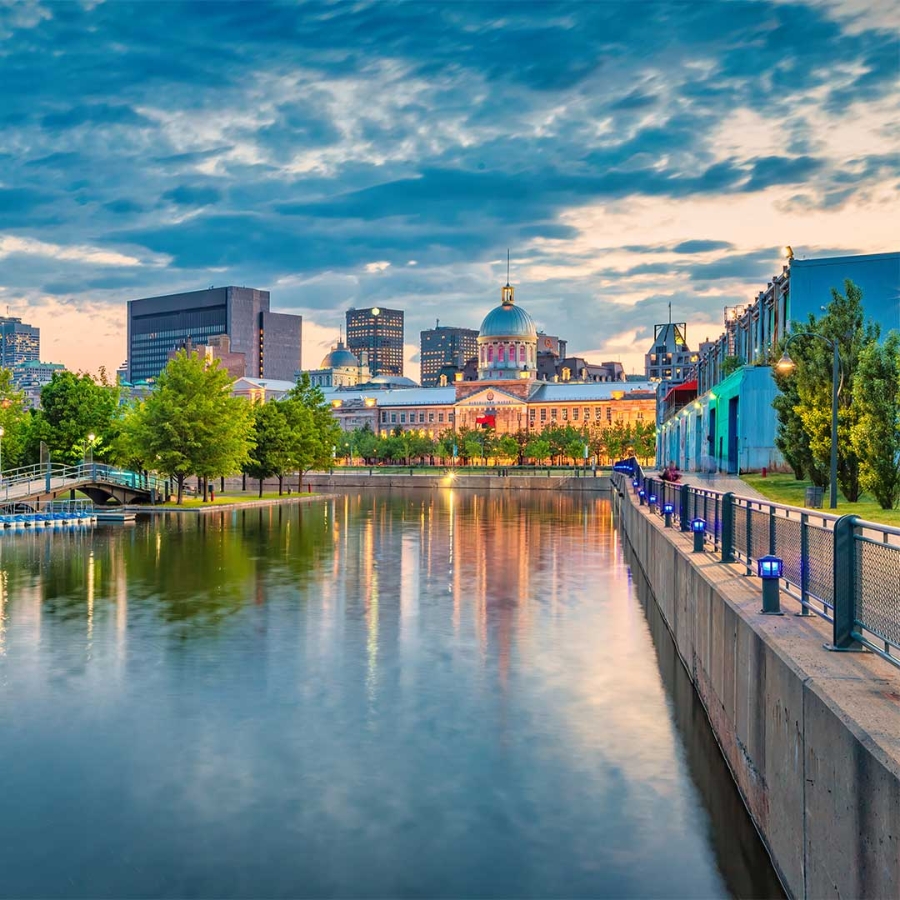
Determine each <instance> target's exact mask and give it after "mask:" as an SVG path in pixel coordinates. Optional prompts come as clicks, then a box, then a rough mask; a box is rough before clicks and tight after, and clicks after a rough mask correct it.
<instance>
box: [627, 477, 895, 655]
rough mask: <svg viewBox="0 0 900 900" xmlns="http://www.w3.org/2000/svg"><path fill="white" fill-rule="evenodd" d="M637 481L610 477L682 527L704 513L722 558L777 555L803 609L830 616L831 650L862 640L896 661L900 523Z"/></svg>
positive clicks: (751, 562) (708, 541)
mask: <svg viewBox="0 0 900 900" xmlns="http://www.w3.org/2000/svg"><path fill="white" fill-rule="evenodd" d="M636 480H637V481H638V482H639V484H638V485H637V486H635V485H634V484H633V480H632V479H629V478H628V477H627V476H624V475H621V474H616V475H614V476H613V483H614V484H615V486H616V488H617V489H618V490H619V491H620V492H622V491H624V490H629V489H635V490H640V489H642V490H643V491H644V497H643V503H644V505H645V506H646V509H647V511H648V513H650V514H652V515H659V516H665V509H666V505H667V504H669V505H670V506H671V513H670V516H671V521H672V523H673V525H677V526H678V527H679V528H680V529H681V530H682V531H689V530H691V522H692V521H693V520H694V519H697V518H702V519H703V520H704V521H705V523H706V531H705V536H704V545H705V546H706V547H707V548H708V549H710V550H712V551H714V552H718V553H719V554H720V556H721V561H722V562H724V563H740V564H742V565H743V566H745V568H746V573H747V574H748V575H752V574H754V567H755V564H756V563H757V562H758V560H759V559H760V558H761V557H764V556H777V557H778V558H780V559H781V560H782V561H783V565H784V568H783V578H782V581H781V588H782V590H783V591H784V592H786V593H787V594H788V595H790V596H791V597H794V598H795V599H796V600H797V601H798V602H799V604H800V608H801V614H802V615H810V614H813V613H814V614H816V615H818V616H821V617H822V618H823V619H825V620H827V621H828V622H830V623H831V625H832V628H833V632H834V640H833V647H834V649H838V650H851V649H859V648H860V645H862V646H863V647H867V648H868V649H870V650H872V651H873V652H875V653H877V654H878V655H879V656H882V657H883V658H884V659H887V660H889V661H890V662H892V663H893V664H894V665H896V666H900V529H897V528H891V527H890V526H887V525H879V524H876V523H874V522H865V521H863V520H861V519H860V518H858V517H857V516H854V515H845V516H840V517H838V516H834V515H830V514H828V513H825V512H821V511H818V510H809V509H800V508H798V507H795V506H784V505H782V504H780V503H773V502H771V501H769V500H757V499H753V498H750V497H741V496H737V495H735V494H733V493H730V492H729V493H721V492H719V491H712V490H708V489H706V488H698V487H693V486H691V485H687V484H676V483H672V482H667V481H663V480H662V479H660V478H655V477H649V476H643V477H640V478H638V479H636ZM651 498H653V499H654V501H655V502H652V503H651V502H650V501H651Z"/></svg>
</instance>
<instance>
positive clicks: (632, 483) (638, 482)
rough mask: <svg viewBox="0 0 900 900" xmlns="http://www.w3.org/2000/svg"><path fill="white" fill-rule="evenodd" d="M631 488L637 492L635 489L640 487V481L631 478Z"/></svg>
mask: <svg viewBox="0 0 900 900" xmlns="http://www.w3.org/2000/svg"><path fill="white" fill-rule="evenodd" d="M631 486H632V487H633V488H634V489H635V490H637V489H638V488H639V487H640V486H641V483H640V481H638V480H637V478H632V479H631Z"/></svg>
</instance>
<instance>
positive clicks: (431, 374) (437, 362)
mask: <svg viewBox="0 0 900 900" xmlns="http://www.w3.org/2000/svg"><path fill="white" fill-rule="evenodd" d="M419 341H420V342H419V359H420V362H421V367H422V368H421V373H422V374H421V379H420V380H421V383H422V387H438V385H439V384H440V377H441V369H442V368H443V367H444V366H457V367H458V368H459V369H460V370H461V369H463V367H464V366H465V364H466V363H467V362H468V361H469V360H470V359H477V357H478V330H477V329H475V328H452V327H451V328H448V327H445V326H441V325H438V326H437V327H435V328H429V329H428V330H427V331H423V332H422V333H421V335H420V338H419Z"/></svg>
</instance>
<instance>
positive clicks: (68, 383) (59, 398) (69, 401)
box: [25, 369, 120, 465]
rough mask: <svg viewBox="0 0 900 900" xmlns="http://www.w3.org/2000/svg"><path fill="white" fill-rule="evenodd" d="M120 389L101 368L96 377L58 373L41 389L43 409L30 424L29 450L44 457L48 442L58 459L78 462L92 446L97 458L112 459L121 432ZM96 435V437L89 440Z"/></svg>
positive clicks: (36, 457)
mask: <svg viewBox="0 0 900 900" xmlns="http://www.w3.org/2000/svg"><path fill="white" fill-rule="evenodd" d="M119 424H120V417H119V389H118V388H117V387H116V386H115V385H113V384H110V383H109V381H108V380H107V378H106V373H105V371H103V370H102V369H101V371H100V373H99V375H98V377H97V378H96V379H95V378H94V377H93V376H92V375H89V374H88V373H86V372H79V373H77V374H76V373H75V372H68V371H62V372H54V373H53V377H52V378H51V380H50V383H49V384H47V385H46V386H45V387H44V389H43V390H42V391H41V408H40V409H39V410H37V411H35V413H34V415H33V416H32V419H31V422H30V423H29V427H28V433H27V437H26V449H25V453H26V456H27V457H28V459H29V460H30V461H31V462H35V463H36V462H38V461H39V460H40V443H41V441H45V442H46V444H47V447H48V449H49V450H50V454H51V458H52V459H53V460H55V461H56V462H62V463H68V464H70V465H71V464H74V463H77V462H79V461H80V460H81V459H83V458H84V454H85V452H86V451H87V449H88V446H90V447H91V450H92V452H93V455H94V458H95V459H101V460H107V459H110V458H111V456H112V453H113V450H112V447H113V444H114V442H115V439H116V436H117V435H118V432H119ZM89 434H93V435H94V440H93V441H92V442H91V441H89V440H88V435H89Z"/></svg>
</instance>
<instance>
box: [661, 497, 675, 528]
mask: <svg viewBox="0 0 900 900" xmlns="http://www.w3.org/2000/svg"><path fill="white" fill-rule="evenodd" d="M673 512H675V506H674V505H673V504H671V503H663V515H664V516H665V517H666V528H671V527H672V513H673Z"/></svg>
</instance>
